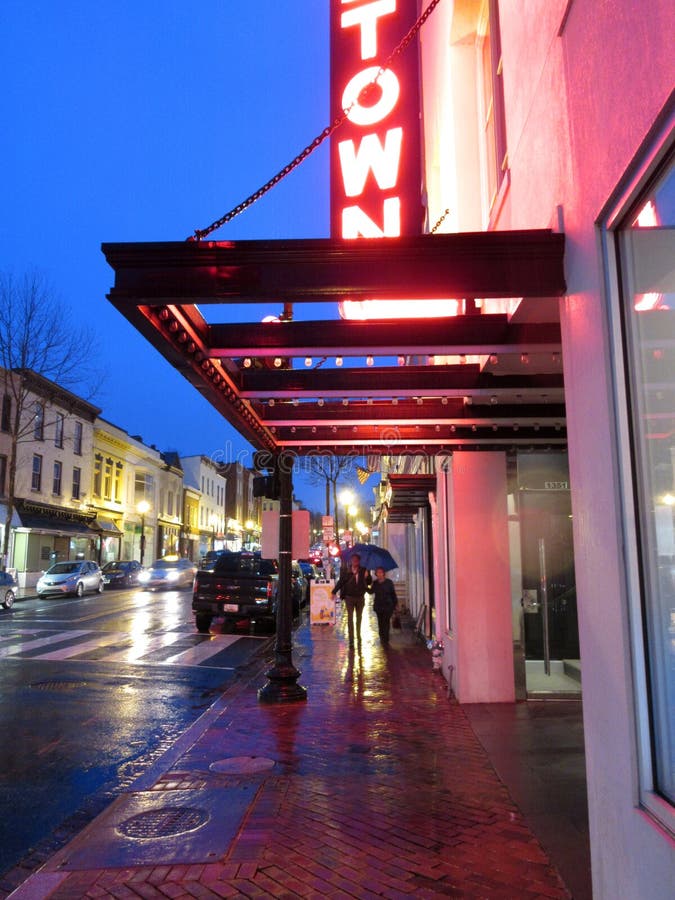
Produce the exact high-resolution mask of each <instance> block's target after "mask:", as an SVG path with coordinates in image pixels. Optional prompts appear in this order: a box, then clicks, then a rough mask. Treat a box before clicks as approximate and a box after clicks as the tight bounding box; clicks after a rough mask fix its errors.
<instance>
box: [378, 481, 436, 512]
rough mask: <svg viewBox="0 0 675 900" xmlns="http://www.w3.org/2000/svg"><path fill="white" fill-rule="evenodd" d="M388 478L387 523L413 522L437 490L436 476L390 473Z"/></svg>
mask: <svg viewBox="0 0 675 900" xmlns="http://www.w3.org/2000/svg"><path fill="white" fill-rule="evenodd" d="M387 478H388V480H389V488H390V496H389V503H388V508H387V521H388V522H389V523H390V524H393V523H394V522H403V523H408V522H412V520H413V516H415V515H417V513H418V512H419V510H420V508H424V507H427V506H428V505H429V493H430V492H432V491H435V490H436V476H435V475H428V474H414V475H410V474H402V475H396V474H394V473H393V472H390V473H389V475H388V476H387Z"/></svg>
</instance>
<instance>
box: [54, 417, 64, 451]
mask: <svg viewBox="0 0 675 900" xmlns="http://www.w3.org/2000/svg"><path fill="white" fill-rule="evenodd" d="M63 423H64V417H63V414H62V413H57V414H56V421H55V422H54V446H55V447H63Z"/></svg>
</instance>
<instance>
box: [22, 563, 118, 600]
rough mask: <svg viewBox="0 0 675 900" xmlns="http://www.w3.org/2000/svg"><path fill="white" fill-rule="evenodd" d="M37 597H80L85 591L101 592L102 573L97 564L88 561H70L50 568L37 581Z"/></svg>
mask: <svg viewBox="0 0 675 900" xmlns="http://www.w3.org/2000/svg"><path fill="white" fill-rule="evenodd" d="M36 590H37V593H38V596H39V597H45V596H47V594H65V595H68V594H73V595H74V596H76V597H81V596H82V594H84V593H85V591H98V592H99V594H100V593H101V592H102V591H103V573H102V572H101V569H100V568H99V565H98V563H95V562H92V561H91V560H88V559H72V560H68V561H67V562H57V563H54V565H53V566H50V567H49V568H48V569H47V571H46V572H45V573H44V574H43V575H42V576H41V578H39V579H38V583H37V585H36Z"/></svg>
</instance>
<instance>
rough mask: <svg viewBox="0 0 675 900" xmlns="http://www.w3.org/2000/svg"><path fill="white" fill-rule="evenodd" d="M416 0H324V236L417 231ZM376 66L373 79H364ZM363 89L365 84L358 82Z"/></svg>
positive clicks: (419, 217) (419, 216) (394, 234)
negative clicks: (327, 90) (332, 124)
mask: <svg viewBox="0 0 675 900" xmlns="http://www.w3.org/2000/svg"><path fill="white" fill-rule="evenodd" d="M417 6H418V4H417V2H416V0H331V119H332V120H335V119H336V118H338V117H339V116H341V115H342V114H343V110H349V113H348V116H347V119H346V120H345V121H344V122H343V124H342V125H341V126H340V127H339V128H338V129H337V130H336V131H335V132H334V134H333V136H332V138H331V236H332V237H334V238H374V237H398V236H399V235H415V234H420V233H421V231H422V204H421V166H420V123H419V106H420V105H419V72H418V45H417V40H415V41H413V42H412V43H411V44H410V46H408V47H407V48H406V49H405V50H404V51H403V52H402V53H399V54H397V55H396V56H395V57H394V58H393V59H392V60H390V62H389V65H388V66H386V67H385V62H386V60H387V58H388V57H389V56H390V54H391V53H392V51H393V50H394V49H395V48H396V46H397V45H398V44H399V42H400V41H401V39H402V38H403V37H404V36H405V35H406V34H407V32H408V31H409V30H410V28H412V26H413V25H414V24H415V21H416V19H417ZM380 66H382V67H383V71H382V72H381V74H380V76H379V78H378V80H377V83H376V85H375V86H374V87H370V88H368V85H369V84H370V83H371V82H372V81H373V80H374V79H375V77H376V75H377V73H378V71H379V69H380ZM364 89H365V90H364Z"/></svg>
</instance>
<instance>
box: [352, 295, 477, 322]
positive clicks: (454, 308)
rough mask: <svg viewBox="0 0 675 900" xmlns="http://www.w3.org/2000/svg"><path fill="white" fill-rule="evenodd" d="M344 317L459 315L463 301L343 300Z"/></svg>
mask: <svg viewBox="0 0 675 900" xmlns="http://www.w3.org/2000/svg"><path fill="white" fill-rule="evenodd" d="M338 308H339V311H340V317H341V318H342V319H358V320H360V321H368V320H369V319H434V318H448V317H451V316H458V315H460V312H461V301H460V300H453V299H450V298H448V299H447V300H343V301H342V302H341V303H340V304H339V305H338Z"/></svg>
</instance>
